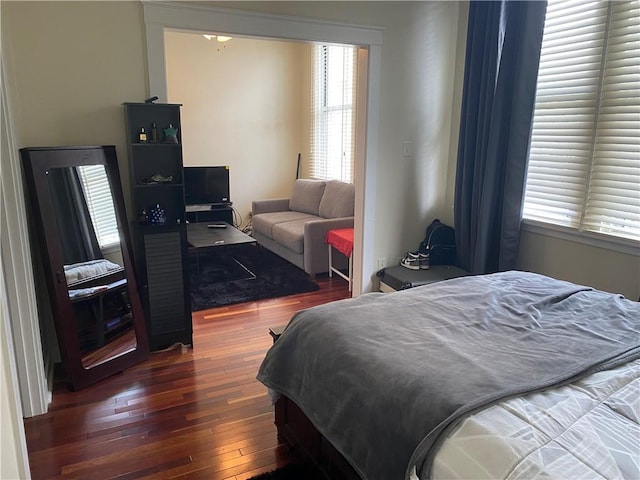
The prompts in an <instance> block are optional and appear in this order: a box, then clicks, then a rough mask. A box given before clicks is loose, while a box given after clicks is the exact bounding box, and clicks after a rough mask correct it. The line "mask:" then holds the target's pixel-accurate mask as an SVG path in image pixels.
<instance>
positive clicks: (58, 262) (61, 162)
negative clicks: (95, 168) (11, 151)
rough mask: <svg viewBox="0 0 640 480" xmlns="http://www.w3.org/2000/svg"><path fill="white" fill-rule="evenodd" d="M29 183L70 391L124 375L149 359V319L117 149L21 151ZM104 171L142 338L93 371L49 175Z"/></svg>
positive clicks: (35, 230) (36, 233)
mask: <svg viewBox="0 0 640 480" xmlns="http://www.w3.org/2000/svg"><path fill="white" fill-rule="evenodd" d="M20 153H21V156H22V161H23V166H24V178H25V183H26V189H25V190H26V194H27V196H28V198H27V201H28V204H29V206H30V208H29V212H30V213H29V214H30V215H31V216H32V217H33V218H31V219H30V222H29V223H30V227H32V229H33V231H32V235H31V238H32V240H31V241H32V242H34V241H36V242H38V246H39V249H40V257H41V260H42V262H43V269H44V272H45V280H46V285H47V290H48V296H49V301H50V304H51V310H52V313H53V319H54V324H55V328H56V336H57V339H58V345H59V349H60V357H61V359H62V362H63V365H64V367H65V370H66V374H67V381H68V383H69V387H70V388H71V389H73V390H77V389H80V388H83V387H85V386H87V385H90V384H93V383H96V382H98V381H99V380H102V379H104V378H106V377H108V376H110V375H113V374H115V373H118V372H120V371H122V370H124V369H126V368H128V367H130V366H132V365H134V364H136V363H139V362H142V361H143V360H145V359H146V358H148V357H149V341H148V337H147V332H146V327H145V320H144V316H143V315H144V314H143V311H142V307H141V303H140V297H139V294H138V288H137V284H136V278H135V273H134V267H133V262H132V257H131V240H130V235H129V229H128V227H127V220H126V214H125V205H124V198H123V194H122V185H121V183H120V173H119V170H118V161H117V157H116V150H115V146H112V145H109V146H98V147H36V148H23V149H21V150H20ZM84 165H103V166H104V168H105V170H106V174H107V178H108V181H109V185H110V187H111V193H112V197H113V201H114V208H115V213H116V220H117V226H118V232H119V236H120V248H121V251H122V260H123V263H124V265H123V267H124V275H125V278H126V293H127V294H128V302H129V304H130V313H131V314H132V316H133V327H134V332H135V337H136V346H135V348H134V349H131V350H129V351H126V352H125V353H122V354H118V355H115V356H113V357H112V358H110V359H108V360H106V361H104V362H100V363H97V364H96V365H93V366H91V368H85V366H84V365H83V359H82V353H81V347H80V340H79V335H78V329H77V326H76V319H75V315H74V309H73V305H72V301H71V299H70V295H69V287H68V285H67V280H66V277H65V272H64V264H65V258H64V253H63V248H62V241H61V239H62V238H63V237H61V235H60V231H59V226H58V222H57V220H56V211H55V210H54V205H53V201H52V196H53V191H52V187H51V183H50V181H49V171H50V170H51V169H55V168H68V167H79V166H84Z"/></svg>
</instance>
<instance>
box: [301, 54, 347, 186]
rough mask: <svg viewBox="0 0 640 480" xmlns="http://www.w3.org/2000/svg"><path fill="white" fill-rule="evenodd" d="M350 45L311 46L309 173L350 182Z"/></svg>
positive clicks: (323, 177)
mask: <svg viewBox="0 0 640 480" xmlns="http://www.w3.org/2000/svg"><path fill="white" fill-rule="evenodd" d="M355 68H356V49H355V48H354V47H344V46H334V45H316V46H314V47H313V102H312V109H313V119H312V122H311V123H312V127H311V128H312V130H311V176H312V177H313V178H322V179H327V180H331V179H335V180H342V181H344V182H349V183H353V164H354V161H353V157H354V123H355V115H354V113H355V80H356V75H355Z"/></svg>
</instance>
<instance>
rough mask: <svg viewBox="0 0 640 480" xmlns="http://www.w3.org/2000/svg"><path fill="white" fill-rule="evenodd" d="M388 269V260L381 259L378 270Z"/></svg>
mask: <svg viewBox="0 0 640 480" xmlns="http://www.w3.org/2000/svg"><path fill="white" fill-rule="evenodd" d="M386 267H387V259H386V258H379V259H378V270H381V269H383V268H386Z"/></svg>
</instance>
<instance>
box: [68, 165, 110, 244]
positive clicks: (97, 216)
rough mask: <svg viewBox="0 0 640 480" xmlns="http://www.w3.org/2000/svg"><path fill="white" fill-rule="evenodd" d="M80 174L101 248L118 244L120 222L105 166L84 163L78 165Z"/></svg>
mask: <svg viewBox="0 0 640 480" xmlns="http://www.w3.org/2000/svg"><path fill="white" fill-rule="evenodd" d="M78 175H79V176H80V182H81V183H82V190H83V191H84V196H85V199H86V201H87V206H88V207H89V215H90V216H91V220H92V222H93V228H94V229H95V231H96V236H97V237H98V244H99V245H100V248H105V247H109V246H113V245H115V244H118V243H119V242H120V235H119V234H118V223H117V221H116V212H115V208H114V206H113V196H112V194H111V187H110V186H109V180H108V178H107V172H106V171H105V168H104V166H102V165H84V166H81V167H78Z"/></svg>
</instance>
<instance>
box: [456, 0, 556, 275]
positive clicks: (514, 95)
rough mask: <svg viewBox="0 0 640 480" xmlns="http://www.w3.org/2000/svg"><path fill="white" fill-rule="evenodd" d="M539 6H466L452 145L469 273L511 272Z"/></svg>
mask: <svg viewBox="0 0 640 480" xmlns="http://www.w3.org/2000/svg"><path fill="white" fill-rule="evenodd" d="M546 9H547V4H546V2H538V1H525V2H515V1H487V2H484V1H478V2H471V4H470V6H469V25H468V31H467V52H466V60H465V77H464V89H463V97H462V112H461V122H460V140H459V144H458V164H457V172H456V191H455V205H454V212H455V227H456V243H457V249H458V264H459V266H460V267H461V268H463V269H465V270H467V271H469V272H471V273H475V274H478V273H490V272H496V271H503V270H510V269H513V268H515V267H516V261H517V256H518V247H519V242H520V221H521V212H522V203H523V197H524V186H525V181H526V171H527V158H528V154H529V141H530V137H531V123H532V117H533V107H534V101H535V91H536V82H537V76H538V63H539V60H540V46H541V44H542V31H543V27H544V17H545V12H546Z"/></svg>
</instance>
